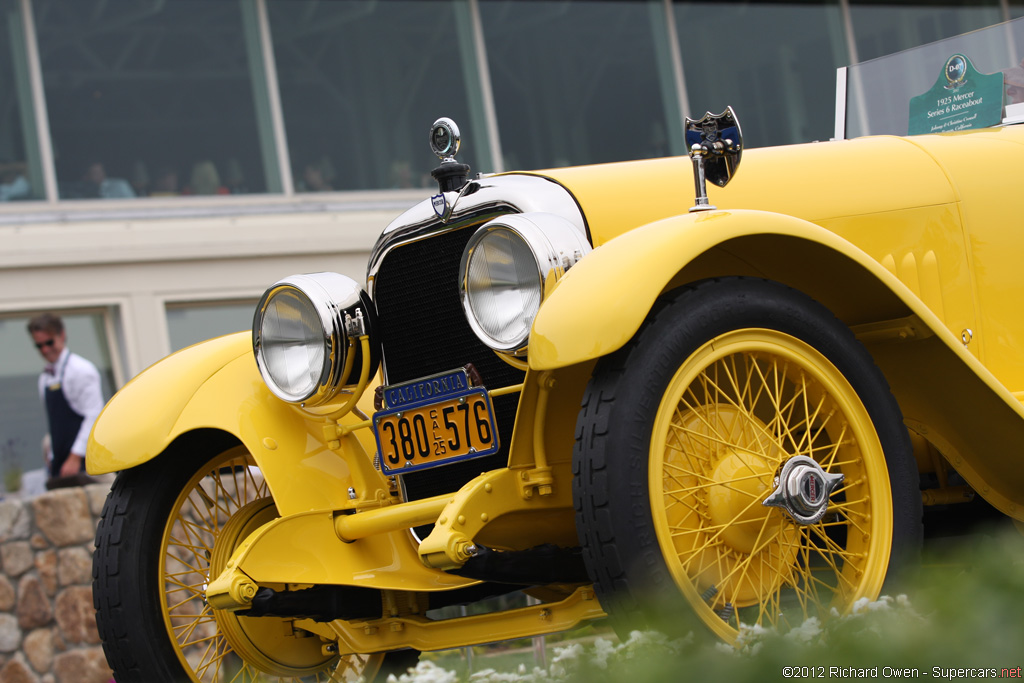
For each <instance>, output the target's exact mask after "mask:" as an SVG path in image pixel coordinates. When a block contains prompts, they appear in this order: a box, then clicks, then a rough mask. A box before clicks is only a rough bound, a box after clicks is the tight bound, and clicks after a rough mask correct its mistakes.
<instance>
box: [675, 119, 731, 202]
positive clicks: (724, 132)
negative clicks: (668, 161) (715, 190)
mask: <svg viewBox="0 0 1024 683" xmlns="http://www.w3.org/2000/svg"><path fill="white" fill-rule="evenodd" d="M686 148H687V151H688V154H689V155H690V159H691V160H692V161H693V181H694V185H695V187H696V191H697V197H696V200H695V201H696V204H694V206H692V207H690V211H711V210H713V209H715V208H716V207H714V206H712V205H711V203H710V202H709V201H708V191H707V182H706V181H708V180H710V181H711V182H713V183H714V184H715V185H718V186H719V187H725V186H726V184H727V183H728V182H729V181H730V180H732V177H733V175H735V173H736V169H737V167H738V166H739V165H740V156H741V155H742V153H743V133H742V132H741V131H740V123H739V121H738V120H737V119H736V112H734V111H733V109H732V107H726V109H725V111H724V112H722V113H721V114H712V113H711V112H705V114H704V116H702V117H701V118H699V119H691V118H690V117H686Z"/></svg>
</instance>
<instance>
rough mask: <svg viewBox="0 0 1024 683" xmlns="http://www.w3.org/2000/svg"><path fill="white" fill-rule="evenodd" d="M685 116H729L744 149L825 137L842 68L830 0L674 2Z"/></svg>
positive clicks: (843, 54)
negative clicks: (685, 97)
mask: <svg viewBox="0 0 1024 683" xmlns="http://www.w3.org/2000/svg"><path fill="white" fill-rule="evenodd" d="M673 7H674V10H675V20H676V27H677V31H678V33H679V42H680V50H681V52H682V56H683V71H684V73H685V74H686V89H687V95H688V98H689V104H690V112H689V116H691V117H694V118H696V117H699V116H701V115H702V114H703V113H704V112H705V111H710V112H713V113H718V112H721V111H724V110H725V108H726V107H727V106H729V105H731V106H732V107H733V109H735V110H736V114H737V116H738V117H739V120H740V124H741V125H742V127H743V137H744V142H745V143H746V145H747V146H748V147H764V146H766V145H782V144H790V143H796V142H811V141H813V140H828V139H829V138H830V137H832V133H833V130H834V128H835V125H834V121H835V119H834V114H835V91H836V85H835V84H836V68H837V67H839V66H844V65H846V64H847V63H848V62H849V60H848V56H847V50H846V42H845V39H844V33H843V25H842V19H841V13H840V10H839V4H838V1H837V0H831V1H829V0H819V1H797V2H785V3H777V2H765V3H753V2H677V3H675V4H674V5H673Z"/></svg>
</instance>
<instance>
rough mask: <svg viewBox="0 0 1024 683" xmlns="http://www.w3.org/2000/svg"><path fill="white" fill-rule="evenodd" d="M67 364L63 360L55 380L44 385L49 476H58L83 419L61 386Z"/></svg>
mask: <svg viewBox="0 0 1024 683" xmlns="http://www.w3.org/2000/svg"><path fill="white" fill-rule="evenodd" d="M69 359H70V357H69ZM67 366H68V364H67V361H65V362H64V367H62V368H61V370H60V374H59V375H58V376H57V379H56V381H54V382H53V383H51V384H50V385H48V386H47V387H46V394H45V396H46V417H47V419H48V420H49V422H50V450H51V451H52V453H53V460H51V461H50V476H51V477H59V476H60V468H61V465H63V464H64V461H65V460H67V459H68V455H69V454H70V453H71V447H72V446H73V445H74V444H75V438H76V437H77V436H78V430H79V429H81V427H82V421H83V420H84V419H85V416H84V415H79V414H78V413H76V412H75V411H74V409H73V408H72V407H71V404H69V403H68V399H67V398H66V397H65V396H64V391H63V389H62V388H61V385H62V384H63V382H64V372H65V370H66V369H67Z"/></svg>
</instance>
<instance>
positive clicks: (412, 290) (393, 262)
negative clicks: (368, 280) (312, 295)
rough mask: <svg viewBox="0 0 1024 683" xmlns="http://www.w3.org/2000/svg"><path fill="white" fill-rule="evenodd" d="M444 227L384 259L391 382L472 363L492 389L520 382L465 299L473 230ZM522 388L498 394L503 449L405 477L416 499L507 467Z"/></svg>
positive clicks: (382, 311) (380, 286)
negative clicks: (462, 280)
mask: <svg viewBox="0 0 1024 683" xmlns="http://www.w3.org/2000/svg"><path fill="white" fill-rule="evenodd" d="M476 227H478V226H470V227H466V228H461V229H458V230H453V231H450V232H445V233H441V234H439V235H436V236H433V237H429V238H426V239H422V240H419V241H417V242H411V243H408V244H405V245H402V246H399V247H396V248H394V249H392V250H391V251H390V252H389V253H388V254H387V255H386V256H385V257H384V259H383V261H381V263H380V266H379V268H378V270H377V276H376V280H375V283H374V301H375V302H376V305H377V315H378V320H379V326H380V333H381V338H382V339H383V347H384V363H385V365H386V367H387V381H388V383H390V384H395V383H397V382H404V381H407V380H411V379H416V378H418V377H425V376H427V375H432V374H436V373H439V372H444V371H446V370H454V369H455V368H460V367H462V366H463V365H465V364H466V363H472V364H473V365H475V366H476V368H477V370H479V371H480V375H481V377H483V380H484V386H486V387H487V388H488V389H495V388H498V387H504V386H508V385H510V384H519V383H520V382H522V381H523V376H524V373H523V372H522V371H521V370H516V369H515V368H513V367H512V366H510V365H509V364H508V363H505V362H504V361H502V360H501V359H500V358H498V357H497V356H496V355H495V354H494V352H493V351H492V350H491V349H490V348H488V347H487V346H485V345H484V344H483V342H481V341H480V340H479V339H477V337H476V335H475V334H473V330H471V329H470V327H469V323H468V322H466V316H465V314H463V312H462V305H461V303H460V302H459V285H458V278H459V260H460V258H461V257H462V250H463V249H464V248H465V246H466V242H468V241H469V238H470V235H472V233H473V231H474V229H475V228H476ZM518 402H519V394H510V395H507V396H499V397H497V398H495V399H494V400H493V403H494V412H495V416H494V417H495V421H496V422H497V425H498V432H499V434H500V439H501V450H499V451H498V452H497V453H495V454H493V455H489V456H485V457H483V458H476V459H474V460H467V461H464V462H460V463H454V464H452V465H444V466H441V467H435V468H432V469H428V470H422V471H420V472H411V473H409V474H407V475H403V477H402V479H403V483H404V484H405V490H406V495H407V496H408V499H409V500H420V499H422V498H429V497H430V496H436V495H440V494H443V493H451V492H453V491H456V490H458V489H459V488H461V487H462V485H463V484H465V483H466V482H468V481H469V480H470V479H472V478H473V477H475V476H477V475H478V474H480V473H481V472H485V471H487V470H492V469H495V468H498V467H504V466H505V465H506V464H507V463H508V447H509V443H510V442H511V440H512V428H513V426H514V423H515V414H516V406H517V405H518Z"/></svg>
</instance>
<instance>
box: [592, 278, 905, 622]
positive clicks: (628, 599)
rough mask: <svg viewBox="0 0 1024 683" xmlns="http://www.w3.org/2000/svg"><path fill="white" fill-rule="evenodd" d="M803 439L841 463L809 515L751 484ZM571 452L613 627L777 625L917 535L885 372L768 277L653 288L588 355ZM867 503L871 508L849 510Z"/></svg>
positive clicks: (882, 570)
mask: <svg viewBox="0 0 1024 683" xmlns="http://www.w3.org/2000/svg"><path fill="white" fill-rule="evenodd" d="M712 340H715V343H714V344H712V343H710V342H711V341H712ZM822 358H823V359H824V361H823V360H822ZM802 364H806V368H805V367H804V366H803V365H802ZM830 368H832V369H830ZM773 372H774V373H775V374H774V379H772V378H771V377H772V375H771V373H773ZM798 378H799V379H798ZM808 378H809V379H808ZM851 390H852V392H853V393H851ZM791 396H792V397H796V398H790V397H791ZM800 396H802V398H800ZM815 403H816V404H817V406H818V407H817V408H812V407H803V406H809V405H812V404H815ZM780 406H781V407H780ZM825 408H827V409H828V410H829V411H832V412H831V413H830V414H829V413H827V412H826V410H824V409H825ZM826 415H827V416H826ZM834 415H838V417H834ZM875 437H877V440H875ZM830 440H831V441H830ZM833 442H834V443H833ZM851 444H852V445H851ZM879 447H880V450H879ZM829 449H831V450H829ZM802 450H805V451H807V452H808V453H809V454H810V455H812V456H813V457H814V458H815V460H816V461H820V462H824V466H823V467H822V470H825V471H829V472H839V473H844V474H846V475H847V477H846V480H844V483H843V484H841V485H839V488H838V489H837V490H836V492H835V493H834V494H833V496H832V497H831V498H828V499H827V500H828V502H827V506H828V507H827V512H826V516H825V517H824V519H822V520H821V521H819V522H816V523H797V522H796V521H794V520H793V519H792V518H791V517H789V516H788V515H787V514H786V513H785V512H783V510H781V509H779V508H775V507H767V508H765V507H763V506H760V505H758V504H757V503H756V502H755V501H763V499H764V498H765V497H766V496H767V495H768V494H769V493H771V492H772V490H773V488H774V486H775V484H776V482H775V481H774V476H777V475H778V474H779V473H780V469H781V468H780V465H781V463H782V462H785V461H786V460H788V459H790V458H791V457H792V456H794V455H797V454H799V453H800V452H801V451H802ZM840 454H841V455H840ZM804 455H807V453H804ZM820 462H819V464H820ZM652 463H653V464H652ZM573 469H574V474H575V476H574V486H573V498H574V506H575V509H576V525H577V530H578V534H579V539H580V543H581V545H582V547H583V555H584V558H585V561H586V564H587V568H588V571H589V573H590V575H591V578H593V580H594V585H595V589H596V592H597V595H598V598H599V599H600V601H601V604H602V606H603V607H604V609H605V610H606V611H607V612H608V613H609V615H610V616H611V617H612V618H613V620H614V621H615V622H616V623H617V624H618V625H619V626H621V627H622V628H626V629H628V628H634V627H637V626H643V625H649V626H650V625H653V626H655V627H657V628H662V629H665V630H668V631H670V632H671V631H680V630H683V631H685V630H686V629H687V628H688V627H687V626H684V625H683V624H682V623H680V622H681V617H680V614H681V611H680V610H683V612H682V613H684V614H685V612H686V611H692V612H694V613H696V614H697V616H699V617H700V619H701V621H703V622H704V623H705V624H706V625H707V626H709V627H710V628H711V630H712V631H713V632H715V633H716V634H717V635H718V636H720V637H722V638H724V639H725V640H732V639H734V638H735V637H736V635H737V633H738V628H739V624H740V623H745V624H752V623H758V624H762V625H765V626H777V627H779V628H781V629H783V630H784V629H785V628H786V626H787V624H788V625H789V626H794V625H799V622H800V621H801V620H802V619H804V618H807V617H809V616H827V613H828V612H829V611H830V608H831V607H833V606H836V607H838V608H839V609H840V611H842V610H843V609H844V608H848V607H849V606H850V603H851V602H852V601H853V600H854V599H856V598H857V597H870V598H872V599H873V598H874V597H877V594H878V592H879V591H880V590H881V585H882V581H883V580H884V579H885V578H886V577H887V576H888V577H891V576H892V575H893V574H894V570H895V568H896V567H898V566H902V565H904V564H906V563H908V562H912V561H913V559H914V558H915V557H916V556H917V554H918V553H919V552H920V546H921V539H922V522H921V519H922V505H921V496H920V493H919V490H918V488H919V485H918V474H917V469H916V465H915V463H914V460H913V457H912V454H911V446H910V440H909V436H908V434H907V430H906V428H905V427H904V425H903V422H902V415H901V412H900V409H899V406H898V405H897V403H896V401H895V399H894V398H893V396H892V394H891V392H890V390H889V387H888V384H887V382H886V381H885V378H884V376H883V375H882V373H881V372H880V371H879V370H878V368H877V367H876V366H875V365H874V363H873V361H872V359H871V356H870V355H869V354H868V353H867V351H866V349H864V347H863V346H862V345H861V344H860V343H859V342H858V341H857V340H856V338H855V337H854V336H853V334H852V333H851V332H850V330H849V329H848V328H847V327H846V326H845V325H843V324H842V323H841V322H840V321H838V320H837V319H836V318H835V317H834V316H833V315H832V314H831V313H830V312H829V311H828V310H827V309H826V308H824V307H823V306H821V305H820V304H818V303H817V302H815V301H813V300H812V299H810V298H809V297H807V296H805V295H803V294H802V293H799V292H797V291H794V290H792V289H789V288H787V287H784V286H782V285H780V284H778V283H775V282H770V281H765V280H757V279H751V278H726V279H718V280H708V281H703V282H701V283H697V284H695V285H692V286H689V287H685V288H682V289H680V290H676V291H674V292H671V293H670V294H668V295H666V296H665V297H663V299H662V300H660V301H659V303H658V305H657V306H656V307H655V309H654V311H652V313H651V315H650V316H649V318H648V320H647V321H646V322H645V323H644V325H643V326H642V328H641V329H640V330H639V331H638V332H637V334H636V335H635V337H634V338H633V339H632V340H631V341H630V342H629V343H628V344H627V345H626V346H625V347H624V348H622V349H620V350H619V351H617V352H616V353H614V354H611V355H610V356H608V357H606V358H603V359H601V361H599V363H598V364H597V366H596V367H595V369H594V372H593V376H592V378H591V380H590V383H589V384H588V386H587V389H586V392H585V394H584V398H583V402H582V407H581V410H580V413H579V417H578V420H577V425H576V444H575V449H574V453H573ZM850 474H854V475H857V476H856V477H851V476H849V475H850ZM886 477H887V478H888V485H887V486H886V485H885V479H886ZM858 478H861V479H863V480H865V483H863V484H857V483H856V481H857V479H858ZM847 482H850V483H847ZM862 498H864V499H865V500H866V501H867V502H864V501H862V500H861V499H862ZM723 501H724V502H723ZM819 504H820V503H819ZM887 508H888V512H887V510H886V509H887ZM864 510H868V511H875V512H876V515H875V518H874V519H875V521H873V522H871V523H870V524H864V525H862V523H861V522H860V520H859V517H858V516H857V515H859V514H861V513H862V512H863V511H864ZM806 521H807V520H805V522H806ZM862 527H863V528H862ZM889 534H891V537H890V536H889ZM869 536H870V538H869ZM890 538H891V540H889V539H890ZM854 550H858V551H863V554H864V555H865V557H866V558H867V559H865V560H864V561H863V563H862V564H861V565H858V564H857V563H859V562H861V560H858V559H856V558H855V557H854V556H855V555H856V554H857V553H855V552H854ZM890 550H891V551H892V552H891V554H890ZM715 563H717V564H715ZM820 564H824V565H826V566H827V568H826V571H825V572H824V574H825V576H824V580H825V581H824V583H823V582H821V581H819V579H818V576H820V575H821V571H820V570H821V568H820V567H819V566H818V565H820ZM828 566H830V567H831V569H829V568H828ZM812 568H813V569H814V571H815V572H816V573H814V574H813V575H812V574H811V570H812ZM833 570H834V571H833ZM858 570H860V571H862V572H865V574H866V575H870V576H869V578H866V579H863V580H861V579H857V578H856V576H857V574H856V572H857V571H858ZM829 572H832V574H834V576H829ZM716 582H717V583H716ZM828 583H834V584H835V586H833V590H832V594H831V596H829V595H828V590H827V585H826V584H828ZM819 584H820V585H819ZM793 598H796V599H795V600H792V599H793ZM791 602H796V603H797V607H796V609H795V610H793V612H795V613H791V612H789V611H788V610H789V608H791V607H792V605H791V604H790V603H791ZM801 602H802V603H804V604H802V605H801V604H800V603H801ZM780 612H782V613H785V616H783V617H779V616H778V615H779V614H780ZM822 612H824V613H825V614H824V615H823V614H820V613H822ZM773 615H774V616H773ZM684 621H685V620H684ZM794 621H797V622H798V623H793V622H794Z"/></svg>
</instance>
